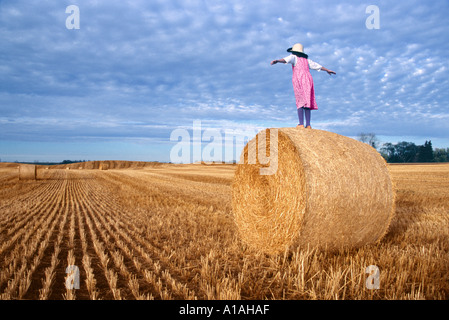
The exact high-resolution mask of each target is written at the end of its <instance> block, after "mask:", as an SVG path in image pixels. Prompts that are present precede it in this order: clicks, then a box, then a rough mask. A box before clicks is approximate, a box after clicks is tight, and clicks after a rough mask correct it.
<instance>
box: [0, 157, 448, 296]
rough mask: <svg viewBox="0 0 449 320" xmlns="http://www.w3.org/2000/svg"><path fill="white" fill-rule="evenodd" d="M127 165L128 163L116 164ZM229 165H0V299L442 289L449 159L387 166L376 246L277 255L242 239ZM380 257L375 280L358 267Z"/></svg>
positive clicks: (443, 292) (429, 292)
mask: <svg viewBox="0 0 449 320" xmlns="http://www.w3.org/2000/svg"><path fill="white" fill-rule="evenodd" d="M124 167H129V166H124ZM234 169H235V166H230V165H229V166H228V165H224V166H218V165H217V166H204V165H163V164H161V165H157V166H150V167H143V166H142V167H139V168H138V169H133V168H128V169H113V170H93V169H83V170H66V169H62V168H61V169H59V168H51V169H48V170H41V171H40V172H39V175H38V176H39V179H38V180H36V181H18V179H17V172H16V171H17V168H16V166H12V165H11V166H7V167H5V166H3V167H2V166H0V186H1V188H0V298H1V299H31V300H33V299H41V300H61V299H68V300H71V299H76V300H84V299H90V300H98V299H105V300H114V299H117V300H121V299H126V300H134V299H156V300H158V299H164V300H166V299H183V300H184V299H262V300H263V299H368V300H371V299H443V300H444V299H447V298H448V297H449V283H448V282H447V279H448V278H449V269H448V268H447V266H448V265H449V258H448V255H447V252H449V240H448V239H449V231H448V230H449V211H448V210H449V195H448V194H447V189H448V188H449V166H448V165H432V166H391V168H390V169H391V172H392V176H393V179H394V182H395V186H396V188H397V197H396V216H395V218H394V220H393V221H392V223H391V226H390V229H389V231H388V233H387V235H386V236H385V237H384V238H383V239H382V241H381V242H380V243H378V244H373V245H367V246H364V247H362V248H358V249H351V250H345V251H341V252H330V251H325V250H317V249H314V248H307V249H305V248H298V249H295V250H290V251H286V252H285V254H284V255H279V256H269V255H264V254H261V253H258V252H254V251H252V250H251V249H249V248H248V247H247V246H246V245H245V244H243V243H242V242H241V241H240V239H239V235H238V233H237V228H236V226H235V224H234V221H233V217H232V212H231V211H232V210H231V183H232V178H233V173H234ZM368 265H377V266H379V267H380V270H381V275H380V283H381V286H380V289H379V290H368V289H366V288H365V285H366V283H365V280H366V274H365V269H366V267H367V266H368Z"/></svg>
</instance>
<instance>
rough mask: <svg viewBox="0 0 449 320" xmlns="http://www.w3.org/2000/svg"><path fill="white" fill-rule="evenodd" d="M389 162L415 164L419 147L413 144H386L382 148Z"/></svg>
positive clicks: (404, 142)
mask: <svg viewBox="0 0 449 320" xmlns="http://www.w3.org/2000/svg"><path fill="white" fill-rule="evenodd" d="M381 153H382V154H383V155H384V157H385V159H386V160H387V162H393V163H394V162H415V161H416V155H417V154H418V146H417V145H416V144H414V143H413V142H406V141H402V142H398V143H396V144H392V143H390V142H388V143H385V144H384V145H383V146H382V148H381Z"/></svg>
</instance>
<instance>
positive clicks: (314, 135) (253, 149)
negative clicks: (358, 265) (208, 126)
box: [232, 128, 395, 253]
mask: <svg viewBox="0 0 449 320" xmlns="http://www.w3.org/2000/svg"><path fill="white" fill-rule="evenodd" d="M275 138H277V139H275ZM261 142H265V143H264V144H265V145H264V144H260V143H261ZM276 142H277V143H276ZM270 143H271V146H270ZM259 147H260V150H262V151H263V150H264V149H265V152H266V156H267V157H269V158H270V159H271V160H270V163H269V164H267V161H266V159H265V160H264V161H259V160H261V159H259V157H260V155H259V157H257V155H258V154H259ZM254 154H256V159H254ZM262 154H264V153H263V152H262ZM270 166H271V167H272V168H274V170H272V172H271V173H270V172H268V174H267V173H266V172H265V174H263V172H262V170H267V168H269V167H270ZM394 199H395V194H394V188H393V185H392V180H391V178H390V174H389V171H388V167H387V164H386V162H385V160H384V159H383V158H382V156H381V155H380V154H379V153H378V152H377V151H376V150H375V149H374V148H372V147H371V146H369V145H368V144H366V143H362V142H359V141H356V140H354V139H351V138H348V137H344V136H341V135H338V134H335V133H332V132H327V131H322V130H315V129H297V128H281V129H267V130H266V131H265V130H263V131H261V132H259V133H258V134H257V136H256V137H255V138H254V139H252V140H251V141H250V142H248V144H247V145H246V146H245V148H244V149H243V151H242V155H241V158H240V162H239V164H238V166H237V169H236V172H235V176H234V181H233V185H232V208H233V214H234V219H235V222H236V225H237V228H238V230H239V233H240V236H241V238H242V240H243V241H244V242H246V243H247V244H248V245H249V246H250V247H252V248H254V249H256V250H259V251H263V252H266V253H280V252H283V251H284V250H286V249H288V248H292V247H297V246H300V247H306V246H312V247H321V248H328V249H337V248H348V247H359V246H362V245H365V244H368V243H374V242H376V241H379V240H380V239H381V238H382V237H383V236H384V234H385V233H386V231H387V229H388V226H389V224H390V221H391V219H392V217H393V214H394Z"/></svg>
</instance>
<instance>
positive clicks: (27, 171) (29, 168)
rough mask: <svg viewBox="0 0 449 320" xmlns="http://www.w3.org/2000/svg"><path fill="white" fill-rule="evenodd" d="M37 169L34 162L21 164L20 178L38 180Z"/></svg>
mask: <svg viewBox="0 0 449 320" xmlns="http://www.w3.org/2000/svg"><path fill="white" fill-rule="evenodd" d="M36 176H37V169H36V166H35V165H32V164H20V165H19V180H36Z"/></svg>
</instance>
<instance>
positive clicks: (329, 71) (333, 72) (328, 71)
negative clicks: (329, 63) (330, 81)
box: [321, 67, 336, 75]
mask: <svg viewBox="0 0 449 320" xmlns="http://www.w3.org/2000/svg"><path fill="white" fill-rule="evenodd" d="M321 70H323V71H326V72H327V73H329V75H332V74H336V73H335V71H332V70H329V69H327V68H325V67H321Z"/></svg>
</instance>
